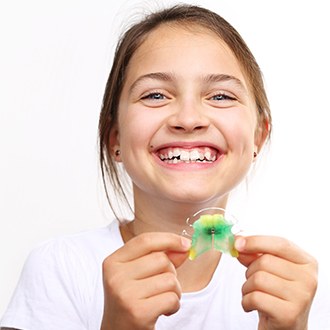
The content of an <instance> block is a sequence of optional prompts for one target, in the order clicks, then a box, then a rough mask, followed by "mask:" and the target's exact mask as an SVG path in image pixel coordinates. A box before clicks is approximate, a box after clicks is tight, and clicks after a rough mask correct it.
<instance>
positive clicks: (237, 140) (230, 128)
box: [221, 109, 256, 153]
mask: <svg viewBox="0 0 330 330" xmlns="http://www.w3.org/2000/svg"><path fill="white" fill-rule="evenodd" d="M240 110H242V109H240ZM226 119H227V120H226V121H224V124H223V125H222V129H221V130H222V132H223V134H224V135H225V138H226V141H227V143H228V148H229V149H230V150H236V151H240V152H241V153H243V152H244V151H249V152H252V150H253V148H254V136H255V125H256V121H255V120H254V117H253V116H252V115H251V114H249V113H248V112H247V111H237V112H232V113H229V114H228V115H227V118H226Z"/></svg>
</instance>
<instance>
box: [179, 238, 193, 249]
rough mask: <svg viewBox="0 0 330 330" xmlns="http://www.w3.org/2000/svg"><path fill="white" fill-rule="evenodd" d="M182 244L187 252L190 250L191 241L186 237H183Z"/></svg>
mask: <svg viewBox="0 0 330 330" xmlns="http://www.w3.org/2000/svg"><path fill="white" fill-rule="evenodd" d="M181 244H182V246H183V247H184V248H185V249H186V250H189V249H190V246H191V240H190V239H188V238H185V237H181Z"/></svg>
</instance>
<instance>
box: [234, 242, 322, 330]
mask: <svg viewBox="0 0 330 330" xmlns="http://www.w3.org/2000/svg"><path fill="white" fill-rule="evenodd" d="M235 247H236V248H237V250H238V251H239V252H240V256H239V261H240V262H241V263H242V264H243V265H245V266H246V267H247V271H246V279H247V280H246V282H245V284H244V285H243V288H242V294H243V299H242V305H243V308H244V310H245V311H246V312H249V311H252V310H257V311H258V312H259V328H258V329H260V330H266V329H267V330H307V327H308V316H309V311H310V308H311V305H312V301H313V298H314V295H315V292H316V288H317V262H316V260H315V259H314V258H313V257H311V256H310V255H309V254H307V253H306V252H305V251H303V250H302V249H300V248H299V247H297V246H296V245H294V244H293V243H291V242H289V241H287V240H285V239H283V238H279V237H269V236H251V237H244V238H243V237H238V238H236V243H235Z"/></svg>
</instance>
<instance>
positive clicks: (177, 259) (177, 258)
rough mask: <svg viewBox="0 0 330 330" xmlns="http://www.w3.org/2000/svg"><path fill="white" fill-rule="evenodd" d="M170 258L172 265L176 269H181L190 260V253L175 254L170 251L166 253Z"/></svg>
mask: <svg viewBox="0 0 330 330" xmlns="http://www.w3.org/2000/svg"><path fill="white" fill-rule="evenodd" d="M166 254H167V256H168V258H169V259H170V260H171V262H172V264H173V265H174V267H175V268H178V267H180V266H181V265H182V264H183V263H184V262H185V261H186V260H187V258H188V256H189V253H188V252H174V251H169V252H166Z"/></svg>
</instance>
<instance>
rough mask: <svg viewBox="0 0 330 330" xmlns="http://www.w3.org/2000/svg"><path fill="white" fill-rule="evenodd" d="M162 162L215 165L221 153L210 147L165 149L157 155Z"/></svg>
mask: <svg viewBox="0 0 330 330" xmlns="http://www.w3.org/2000/svg"><path fill="white" fill-rule="evenodd" d="M157 155H158V157H159V159H160V160H161V161H162V162H165V163H168V164H180V163H214V162H215V161H216V160H217V159H218V157H219V151H218V150H216V149H214V148H210V147H198V148H189V149H186V148H178V147H176V148H164V149H161V150H159V151H158V153H157Z"/></svg>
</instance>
